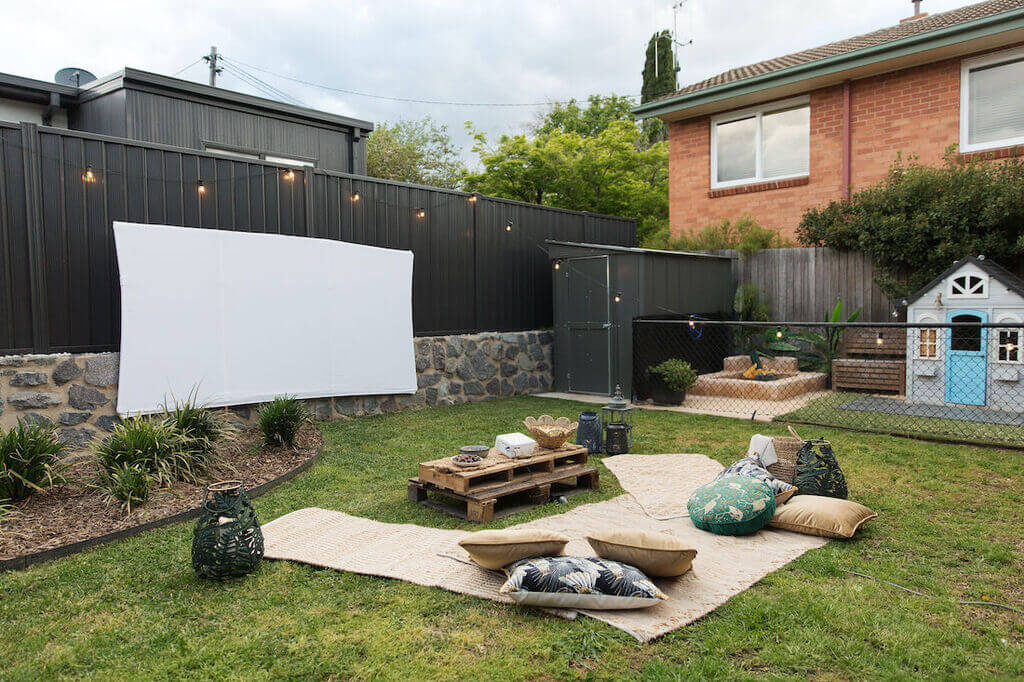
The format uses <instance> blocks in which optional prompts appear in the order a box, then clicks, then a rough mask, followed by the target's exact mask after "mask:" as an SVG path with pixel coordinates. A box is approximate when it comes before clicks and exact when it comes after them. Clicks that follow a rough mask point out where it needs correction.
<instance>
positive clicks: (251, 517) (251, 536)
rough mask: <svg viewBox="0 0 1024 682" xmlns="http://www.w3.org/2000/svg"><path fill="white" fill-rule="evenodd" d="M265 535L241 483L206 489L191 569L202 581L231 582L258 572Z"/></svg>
mask: <svg viewBox="0 0 1024 682" xmlns="http://www.w3.org/2000/svg"><path fill="white" fill-rule="evenodd" d="M262 558H263V532H262V531H261V530H260V524H259V521H258V520H257V519H256V510H255V509H253V507H252V503H251V502H249V496H248V495H246V494H245V488H244V487H243V486H242V482H241V481H220V482H219V483H211V484H210V485H208V486H206V490H205V491H204V492H203V512H202V516H200V517H199V521H198V522H197V523H196V527H195V530H194V531H193V534H192V568H194V569H195V571H196V575H198V576H199V577H200V578H208V579H210V580H228V579H229V578H236V577H238V576H243V575H247V574H249V573H252V572H253V571H254V570H256V566H257V565H258V564H259V563H260V559H262Z"/></svg>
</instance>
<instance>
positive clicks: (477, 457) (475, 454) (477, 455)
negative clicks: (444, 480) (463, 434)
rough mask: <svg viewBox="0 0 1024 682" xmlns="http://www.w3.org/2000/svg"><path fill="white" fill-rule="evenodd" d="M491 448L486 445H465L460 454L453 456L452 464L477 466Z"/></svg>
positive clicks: (460, 449)
mask: <svg viewBox="0 0 1024 682" xmlns="http://www.w3.org/2000/svg"><path fill="white" fill-rule="evenodd" d="M488 450H490V448H489V447H488V446H486V445H463V446H462V447H461V448H459V454H457V455H455V456H454V457H452V458H451V460H452V464H454V465H455V466H460V467H471V466H476V465H477V464H479V463H480V462H482V461H483V460H484V458H485V457H487V451H488Z"/></svg>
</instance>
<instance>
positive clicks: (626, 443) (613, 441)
mask: <svg viewBox="0 0 1024 682" xmlns="http://www.w3.org/2000/svg"><path fill="white" fill-rule="evenodd" d="M601 426H602V427H603V428H604V449H605V452H607V453H608V454H609V455H622V454H625V453H627V452H629V448H630V447H631V446H632V444H633V435H632V434H633V408H632V407H631V406H630V404H629V402H628V401H627V400H626V399H625V398H623V397H622V388H621V387H620V386H618V385H616V386H615V396H614V397H613V398H612V401H611V402H610V403H608V404H607V405H605V406H604V407H602V408H601Z"/></svg>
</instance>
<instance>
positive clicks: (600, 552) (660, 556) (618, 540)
mask: <svg viewBox="0 0 1024 682" xmlns="http://www.w3.org/2000/svg"><path fill="white" fill-rule="evenodd" d="M587 542H589V543H590V546H591V547H593V548H594V552H596V553H597V556H599V557H601V558H602V559H610V560H612V561H619V562H622V563H624V564H628V565H630V566H636V567H637V568H638V569H640V570H641V571H643V572H644V573H646V574H647V575H649V576H654V577H655V578H672V577H675V576H679V575H682V574H683V573H686V572H687V571H689V570H690V567H691V566H692V565H693V558H694V557H695V556H697V550H695V549H693V548H692V547H689V546H688V545H687V544H686V543H685V542H683V541H682V540H680V539H679V538H677V537H676V536H674V535H669V534H668V533H652V532H650V531H646V530H640V529H634V528H616V529H612V530H602V531H598V532H596V533H591V534H590V535H588V536H587Z"/></svg>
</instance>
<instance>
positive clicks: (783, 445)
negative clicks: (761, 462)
mask: <svg viewBox="0 0 1024 682" xmlns="http://www.w3.org/2000/svg"><path fill="white" fill-rule="evenodd" d="M789 432H790V433H791V434H792V436H793V437H792V438H790V437H787V436H775V437H773V438H772V445H774V446H775V455H776V456H777V457H778V458H779V461H778V462H776V463H775V464H771V465H769V466H768V467H766V468H767V469H768V473H770V474H771V475H772V476H774V477H775V478H777V479H779V480H780V481H785V482H786V483H789V484H792V483H793V477H794V476H795V475H796V456H797V455H798V454H799V453H800V448H801V447H803V444H804V439H803V438H801V437H800V434H798V433H797V432H796V430H795V429H794V428H793V427H792V426H790V427H789Z"/></svg>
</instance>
